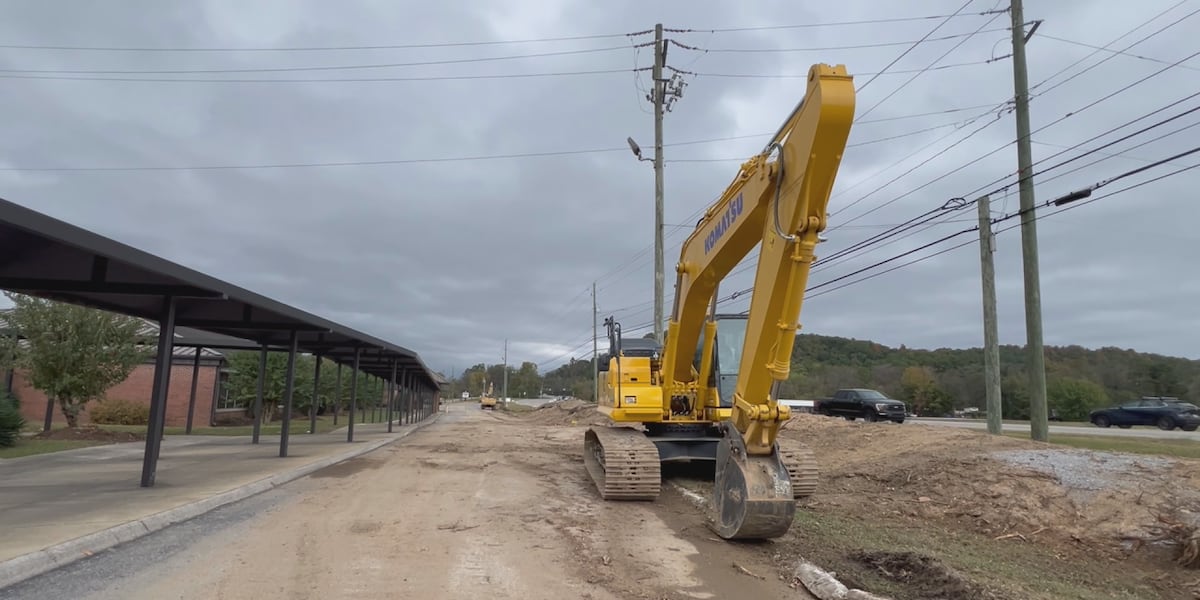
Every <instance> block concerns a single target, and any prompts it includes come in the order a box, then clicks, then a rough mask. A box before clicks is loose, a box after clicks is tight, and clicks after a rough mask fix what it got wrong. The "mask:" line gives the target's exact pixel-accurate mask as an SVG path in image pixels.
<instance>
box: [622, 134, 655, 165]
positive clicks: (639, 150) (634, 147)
mask: <svg viewBox="0 0 1200 600" xmlns="http://www.w3.org/2000/svg"><path fill="white" fill-rule="evenodd" d="M625 141H626V142H629V149H630V150H633V155H634V156H636V157H637V159H638V160H650V161H652V160H654V159H653V158H643V157H642V148H641V147H640V146H638V144H637V142H635V141H633V138H631V137H627V138H625Z"/></svg>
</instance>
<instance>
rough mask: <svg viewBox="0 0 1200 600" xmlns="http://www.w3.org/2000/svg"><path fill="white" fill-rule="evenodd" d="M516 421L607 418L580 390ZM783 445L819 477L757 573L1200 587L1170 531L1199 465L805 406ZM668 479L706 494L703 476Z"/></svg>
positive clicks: (955, 586)
mask: <svg viewBox="0 0 1200 600" xmlns="http://www.w3.org/2000/svg"><path fill="white" fill-rule="evenodd" d="M524 417H525V420H526V421H528V422H531V423H539V424H549V425H571V424H574V425H577V426H580V425H583V424H590V423H598V424H602V423H605V422H606V421H607V419H606V418H604V417H603V416H602V415H599V414H598V413H596V410H595V405H590V404H586V403H583V402H564V403H556V404H552V405H547V406H545V407H542V408H540V409H538V410H536V411H533V412H532V413H529V414H527V415H524ZM780 444H781V445H782V446H783V447H784V448H785V449H787V448H789V447H796V446H799V445H801V444H803V445H805V446H807V447H808V448H810V449H811V450H813V452H814V453H815V455H816V457H817V460H818V462H819V464H820V472H821V475H820V476H821V481H820V484H819V486H818V490H817V493H816V494H815V495H814V496H812V497H810V498H807V499H805V500H803V501H801V503H800V507H799V510H798V515H797V522H796V526H795V527H793V529H792V531H791V532H789V533H788V535H787V536H785V537H784V538H781V539H780V540H777V541H775V542H772V543H766V544H761V545H760V546H759V547H758V548H757V551H758V552H759V558H758V559H757V560H753V559H750V562H751V563H756V564H759V565H762V564H772V565H774V572H773V573H768V574H767V575H768V576H779V575H787V574H789V573H791V572H792V570H793V569H794V566H795V564H796V561H797V559H799V558H804V559H806V560H809V561H812V562H813V563H815V564H817V565H818V566H820V567H822V568H824V569H827V570H831V571H833V572H835V573H836V575H837V576H838V578H839V579H840V580H842V582H843V583H845V584H846V585H849V586H851V587H857V588H860V589H865V590H868V591H871V592H875V593H878V594H884V595H887V596H890V597H892V598H896V599H898V600H909V599H911V600H930V599H941V598H946V599H951V598H981V599H1009V598H1013V599H1018V598H1019V599H1027V598H1028V599H1039V598H1045V599H1050V598H1054V599H1061V598H1078V599H1080V600H1083V599H1090V598H1101V597H1104V598H1150V599H1169V600H1184V599H1189V600H1194V599H1196V598H1200V570H1197V569H1196V568H1194V567H1193V568H1187V567H1184V566H1182V565H1180V564H1177V562H1176V561H1177V559H1179V558H1181V555H1182V557H1183V558H1184V559H1185V560H1186V558H1187V556H1189V555H1187V554H1186V552H1185V551H1186V550H1187V548H1188V546H1187V545H1186V543H1185V544H1179V543H1173V542H1178V541H1184V542H1187V541H1189V540H1190V542H1191V545H1192V546H1191V551H1192V552H1196V550H1197V546H1198V545H1200V541H1197V540H1200V537H1198V536H1197V534H1196V533H1195V532H1196V523H1197V520H1196V515H1197V514H1200V461H1195V460H1188V459H1175V458H1168V457H1155V456H1145V455H1136V454H1122V453H1114V452H1097V451H1091V450H1082V449H1074V448H1067V447H1064V446H1060V445H1052V444H1043V443H1038V442H1034V441H1031V440H1022V439H1016V438H1010V437H1005V436H990V435H988V434H986V433H984V432H981V431H974V430H966V429H957V428H949V427H938V426H934V425H923V424H918V423H905V424H902V425H896V424H892V423H863V422H850V421H845V420H842V419H837V418H829V417H821V416H815V415H808V414H798V415H796V416H795V417H794V418H793V419H792V420H791V421H789V422H788V423H787V424H786V425H785V427H784V429H783V431H782V433H781V436H780ZM676 483H679V484H681V485H682V486H683V487H685V488H687V489H689V490H692V491H693V492H695V495H694V496H693V497H694V498H706V497H707V495H708V493H709V487H708V486H709V484H708V482H707V481H702V480H697V479H683V478H680V479H677V480H676ZM1156 538H1166V539H1165V540H1164V539H1159V540H1157V541H1151V540H1156ZM720 548H724V549H725V551H730V550H732V549H734V548H738V549H744V548H747V546H743V545H739V544H730V543H723V544H722V545H721V546H720ZM714 551H718V552H719V551H722V550H719V549H718V550H714ZM743 560H746V559H743Z"/></svg>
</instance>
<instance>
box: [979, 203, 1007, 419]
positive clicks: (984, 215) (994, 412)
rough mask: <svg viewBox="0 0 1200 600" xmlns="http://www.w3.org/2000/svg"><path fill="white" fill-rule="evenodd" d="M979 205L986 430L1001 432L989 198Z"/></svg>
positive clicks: (994, 276)
mask: <svg viewBox="0 0 1200 600" xmlns="http://www.w3.org/2000/svg"><path fill="white" fill-rule="evenodd" d="M975 202H976V204H978V206H979V263H980V270H979V272H980V278H981V279H982V280H983V386H984V389H985V390H986V391H987V428H988V433H991V434H996V435H999V434H1000V432H1001V423H1002V421H1001V406H1000V398H1001V396H1000V335H999V333H998V331H997V326H996V268H995V265H993V264H992V256H993V255H994V254H995V252H996V248H995V246H994V244H995V242H996V236H995V235H993V234H992V211H991V199H990V198H988V197H987V196H983V197H982V198H980V199H978V200H976V201H975Z"/></svg>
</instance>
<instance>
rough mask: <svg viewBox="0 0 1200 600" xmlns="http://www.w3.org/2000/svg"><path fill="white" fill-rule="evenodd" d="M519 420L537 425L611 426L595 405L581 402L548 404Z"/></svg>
mask: <svg viewBox="0 0 1200 600" xmlns="http://www.w3.org/2000/svg"><path fill="white" fill-rule="evenodd" d="M521 418H522V419H523V420H525V421H527V422H530V423H536V424H538V425H582V426H589V425H611V424H612V419H609V418H608V416H607V415H605V414H604V413H601V412H600V411H598V410H597V409H596V405H595V404H592V403H590V402H584V401H583V400H563V401H561V402H549V403H546V404H543V405H541V406H539V407H537V408H536V409H535V410H532V411H529V412H527V413H524V414H522V415H521Z"/></svg>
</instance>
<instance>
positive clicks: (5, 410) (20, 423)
mask: <svg viewBox="0 0 1200 600" xmlns="http://www.w3.org/2000/svg"><path fill="white" fill-rule="evenodd" d="M24 426H25V419H24V418H23V417H22V416H21V411H20V410H19V409H18V408H17V402H16V399H15V398H13V397H11V396H9V395H8V394H3V393H0V447H8V446H12V445H14V444H16V443H17V437H18V436H20V435H21V428H22V427H24Z"/></svg>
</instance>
